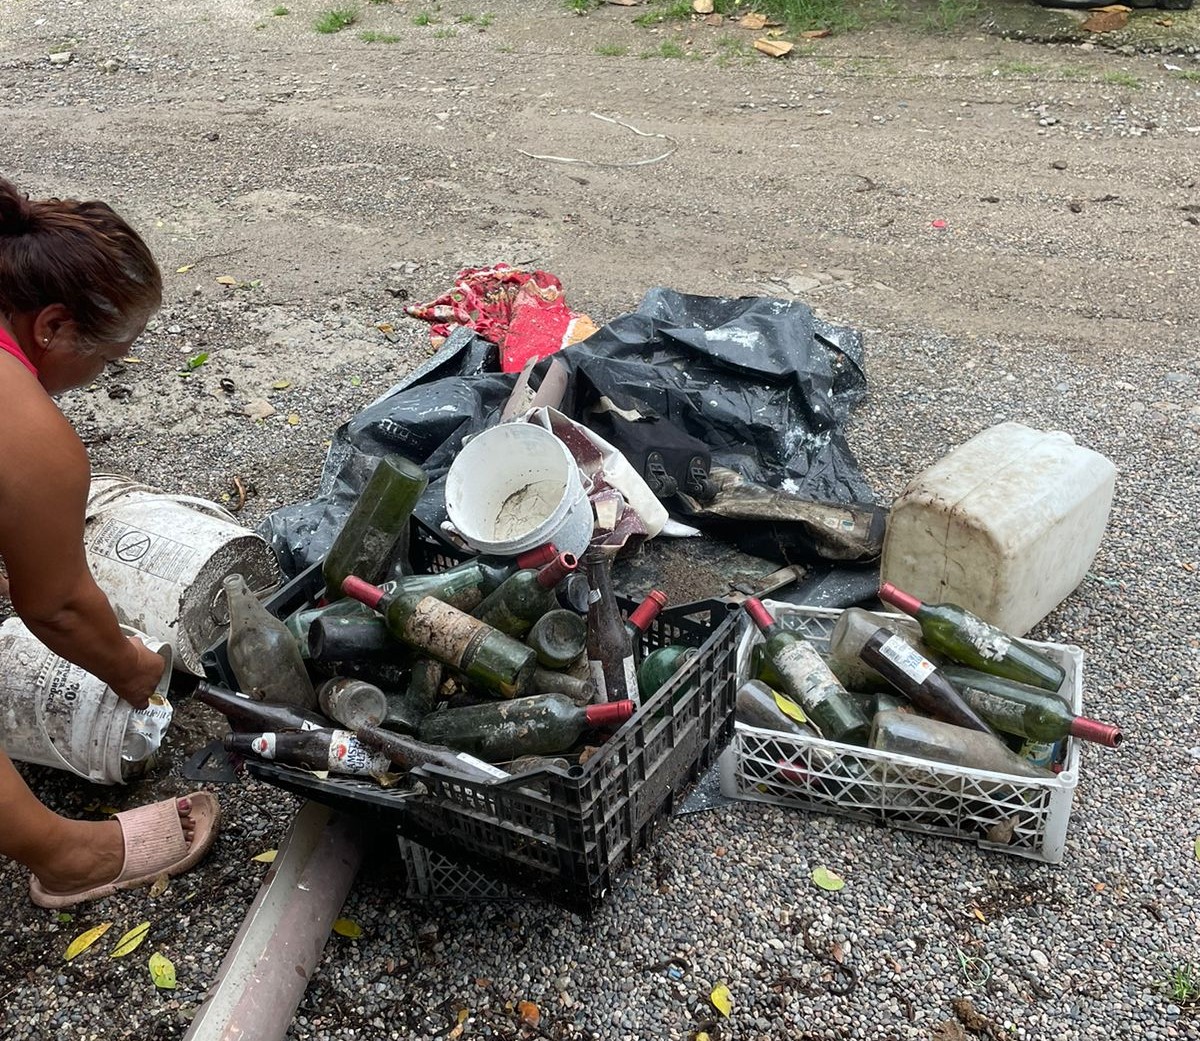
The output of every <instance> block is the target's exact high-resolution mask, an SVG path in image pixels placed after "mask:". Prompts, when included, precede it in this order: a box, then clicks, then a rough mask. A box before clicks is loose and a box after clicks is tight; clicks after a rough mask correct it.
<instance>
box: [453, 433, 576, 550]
mask: <svg viewBox="0 0 1200 1041" xmlns="http://www.w3.org/2000/svg"><path fill="white" fill-rule="evenodd" d="M446 514H447V516H448V517H449V519H450V523H451V524H453V525H454V527H455V528H456V529H457V530H458V532H459V534H461V535H462V537H463V538H464V539H465V540H466V541H467V542H468V543H469V544H470V545H471V546H473V547H474V548H475V549H477V550H479V551H480V552H481V553H496V554H502V555H508V556H512V555H514V554H517V553H523V552H525V551H526V550H530V549H535V548H536V547H538V546H541V545H544V544H545V543H547V542H553V543H554V545H555V546H556V547H557V548H558V551H559V552H560V553H574V554H575V555H576V556H579V555H581V554H582V553H583V551H584V550H585V549H587V546H588V542H589V541H590V540H591V537H592V522H593V518H592V504H591V503H590V502H589V501H588V497H587V493H586V492H585V491H584V488H583V482H582V480H581V479H580V475H579V466H578V465H577V464H576V462H575V459H574V457H573V456H572V455H571V453H570V451H569V450H568V449H567V446H566V445H564V444H563V443H562V442H561V441H560V440H559V439H558V438H557V437H555V436H554V435H553V434H552V433H550V431H549V430H546V429H545V428H544V427H540V426H535V425H533V424H532V423H502V424H501V425H500V426H496V427H491V428H490V429H488V430H485V431H483V433H481V434H478V435H476V436H475V437H474V438H472V439H471V440H470V441H469V442H468V443H467V445H466V447H465V448H463V450H462V451H461V452H460V453H459V454H458V456H457V457H456V458H455V460H454V462H453V463H452V464H451V466H450V470H449V472H448V473H447V474H446Z"/></svg>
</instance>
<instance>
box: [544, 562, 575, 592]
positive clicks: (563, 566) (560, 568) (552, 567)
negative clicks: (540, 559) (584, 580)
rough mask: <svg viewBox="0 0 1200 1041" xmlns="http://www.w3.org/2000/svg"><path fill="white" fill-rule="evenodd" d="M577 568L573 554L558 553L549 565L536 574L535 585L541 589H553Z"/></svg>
mask: <svg viewBox="0 0 1200 1041" xmlns="http://www.w3.org/2000/svg"><path fill="white" fill-rule="evenodd" d="M578 566H579V561H578V560H576V559H575V554H573V553H560V554H558V556H556V557H555V558H554V559H553V560H552V561H550V563H549V564H547V565H545V567H543V568H542V569H541V570H540V571H538V572H537V578H536V581H537V584H538V585H539V586H540V587H541V588H542V589H553V588H554V587H555V586H556V585H558V583H559V582H561V581H562V580H563V579H564V578H566V577H567V575H569V574H570V573H571V572H572V571H574V570H575V569H576V568H577V567H578Z"/></svg>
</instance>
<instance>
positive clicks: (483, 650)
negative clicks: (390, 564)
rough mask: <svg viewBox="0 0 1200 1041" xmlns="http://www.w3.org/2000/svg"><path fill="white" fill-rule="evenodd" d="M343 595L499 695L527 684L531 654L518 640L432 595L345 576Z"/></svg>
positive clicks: (413, 643) (400, 635)
mask: <svg viewBox="0 0 1200 1041" xmlns="http://www.w3.org/2000/svg"><path fill="white" fill-rule="evenodd" d="M342 590H343V592H345V593H346V595H347V596H352V597H354V598H355V599H356V600H361V601H362V602H363V603H364V604H366V605H367V606H369V607H371V608H373V609H374V610H376V611H378V612H379V613H380V614H382V615H383V618H384V621H386V622H387V626H388V629H389V630H390V631H391V633H392V635H393V636H395V637H396V638H397V639H398V640H403V641H404V642H405V643H407V644H409V645H411V646H413V647H416V648H418V649H419V650H421V651H423V652H424V653H425V654H426V655H427V656H428V657H430V658H435V659H436V660H437V661H440V662H442V664H444V665H449V666H450V667H451V668H452V669H458V670H459V671H460V672H462V673H463V675H465V676H466V677H467V678H468V679H471V680H474V681H475V682H476V683H478V684H480V685H481V686H484V687H487V688H488V689H490V690H491V691H493V692H494V693H496V694H498V695H500V697H503V698H512V697H516V696H517V694H518V693H520V692H522V691H523V690H524V688H525V687H526V686H527V685H528V682H529V675H530V672H531V671H532V669H533V664H534V654H533V651H532V649H530V648H529V647H526V646H525V644H523V643H521V642H520V641H519V640H514V639H513V638H512V637H511V636H506V635H505V634H504V633H502V632H499V631H498V630H496V629H493V628H492V627H491V626H490V625H487V624H486V623H484V622H481V621H480V620H479V619H478V618H472V617H471V616H470V615H469V614H466V613H464V612H463V611H460V610H458V609H457V608H455V607H452V606H451V605H450V604H446V603H443V602H442V601H441V600H438V599H436V598H435V597H432V596H428V595H423V594H413V593H406V592H405V590H404V588H403V583H401V584H400V586H399V587H398V588H397V590H396V592H394V593H391V594H387V593H384V591H383V590H381V589H380V588H379V587H378V586H373V585H371V584H370V583H368V582H363V581H362V580H361V579H359V578H356V577H355V576H353V575H352V576H351V577H350V578H347V579H346V580H345V582H343V583H342Z"/></svg>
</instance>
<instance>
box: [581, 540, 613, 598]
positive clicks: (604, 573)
mask: <svg viewBox="0 0 1200 1041" xmlns="http://www.w3.org/2000/svg"><path fill="white" fill-rule="evenodd" d="M584 563H585V564H586V565H587V574H588V585H589V586H591V590H592V592H591V595H590V596H589V597H588V601H589V603H595V602H596V600H598V599H603V600H611V599H612V563H611V562H610V561H609V559H608V557H607V555H606V554H605V553H604V551H603V550H601V549H589V550H588V551H587V555H586V556H585V557H584Z"/></svg>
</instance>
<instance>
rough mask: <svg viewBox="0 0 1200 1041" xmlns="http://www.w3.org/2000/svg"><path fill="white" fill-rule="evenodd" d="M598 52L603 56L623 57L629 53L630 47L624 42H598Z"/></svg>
mask: <svg viewBox="0 0 1200 1041" xmlns="http://www.w3.org/2000/svg"><path fill="white" fill-rule="evenodd" d="M596 53H597V54H598V55H600V57H601V58H623V57H625V55H627V54H628V53H629V48H628V47H626V46H625V45H624V44H623V43H598V44H596Z"/></svg>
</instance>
